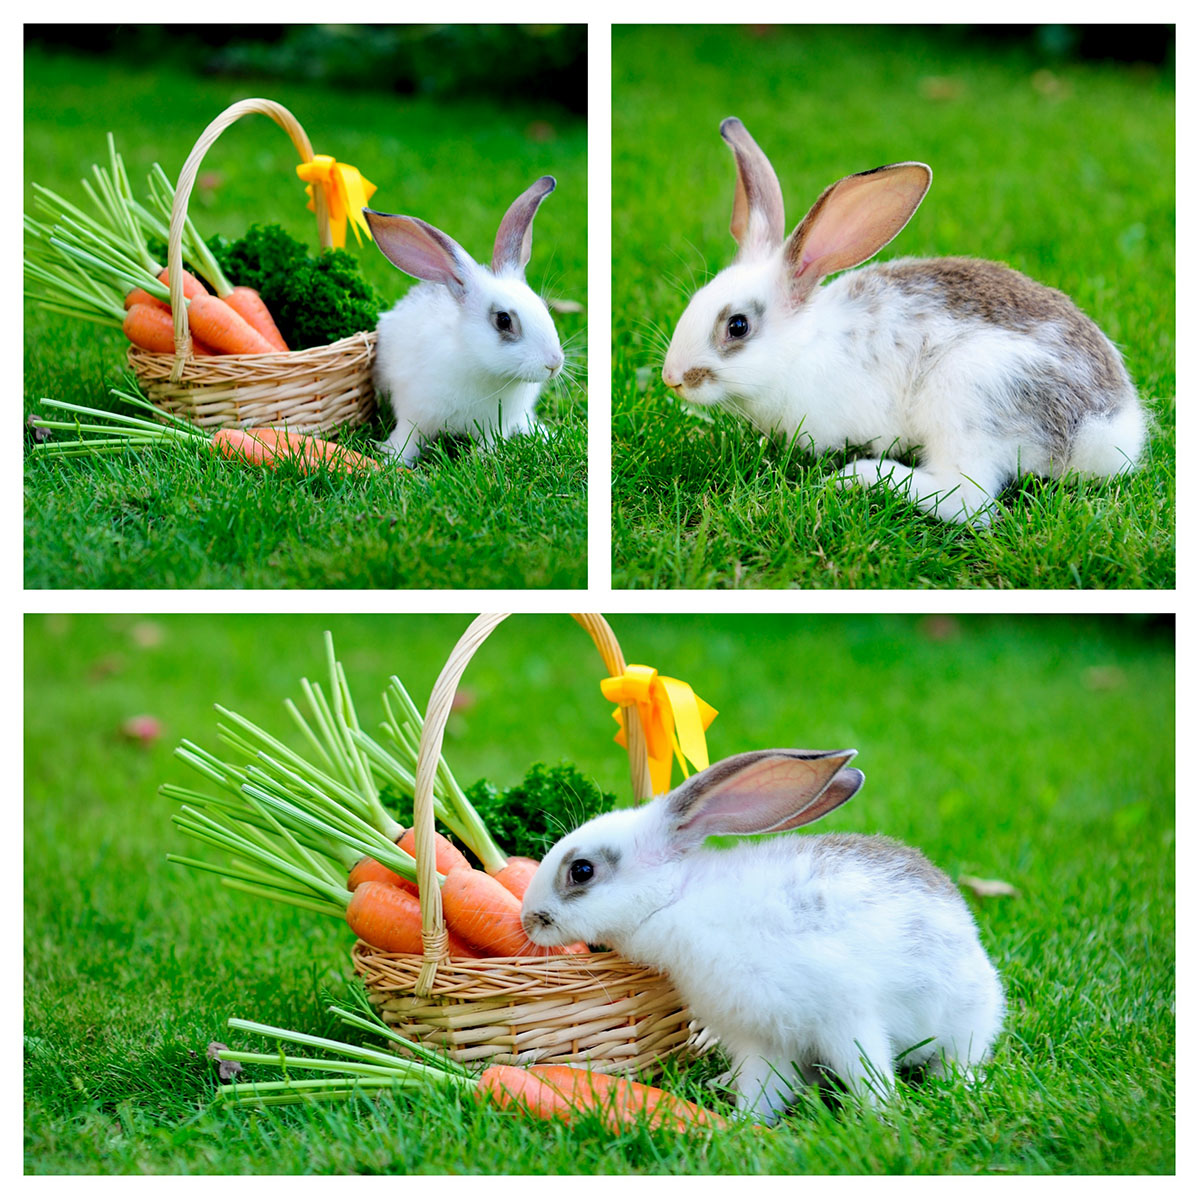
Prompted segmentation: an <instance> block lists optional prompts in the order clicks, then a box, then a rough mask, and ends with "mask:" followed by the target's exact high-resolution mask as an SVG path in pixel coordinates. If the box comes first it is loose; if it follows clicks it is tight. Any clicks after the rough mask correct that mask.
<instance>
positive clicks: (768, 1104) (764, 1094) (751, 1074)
mask: <svg viewBox="0 0 1200 1200" xmlns="http://www.w3.org/2000/svg"><path fill="white" fill-rule="evenodd" d="M731 1075H732V1083H733V1086H734V1088H735V1089H736V1091H737V1107H738V1109H739V1110H740V1111H742V1112H746V1113H757V1114H758V1115H759V1116H760V1117H762V1118H763V1120H765V1121H767V1122H774V1121H776V1120H778V1118H779V1117H780V1115H781V1114H782V1113H783V1111H784V1110H785V1109H786V1108H787V1106H788V1102H789V1101H790V1100H791V1098H792V1096H794V1095H795V1094H796V1090H797V1085H798V1084H800V1083H801V1082H804V1081H805V1080H806V1079H807V1078H808V1076H807V1075H806V1073H805V1072H804V1071H803V1070H802V1069H801V1068H799V1067H797V1066H796V1064H794V1063H789V1064H786V1065H783V1064H780V1063H778V1062H775V1061H773V1060H771V1059H769V1058H767V1057H766V1055H764V1054H763V1053H761V1052H759V1051H756V1050H749V1051H744V1052H741V1053H739V1054H737V1055H735V1057H734V1065H733V1071H732V1072H731Z"/></svg>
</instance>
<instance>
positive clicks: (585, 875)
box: [567, 858, 596, 884]
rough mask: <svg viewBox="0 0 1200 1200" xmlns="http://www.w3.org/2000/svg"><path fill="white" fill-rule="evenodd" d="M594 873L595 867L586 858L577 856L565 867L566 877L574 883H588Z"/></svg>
mask: <svg viewBox="0 0 1200 1200" xmlns="http://www.w3.org/2000/svg"><path fill="white" fill-rule="evenodd" d="M595 874H596V868H595V867H594V866H592V864H591V863H590V862H588V860H587V859H586V858H577V859H576V860H575V861H574V862H573V863H572V864H571V865H570V867H568V868H567V878H568V879H569V880H570V881H571V882H572V883H576V884H582V883H590V882H591V880H592V876H594V875H595Z"/></svg>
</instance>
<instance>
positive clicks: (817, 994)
mask: <svg viewBox="0 0 1200 1200" xmlns="http://www.w3.org/2000/svg"><path fill="white" fill-rule="evenodd" d="M855 753H856V751H854V750H838V751H815V750H758V751H751V752H749V753H744V754H737V755H734V756H733V757H732V758H727V759H724V760H723V761H720V762H717V763H714V764H713V765H712V766H710V767H707V768H706V769H704V770H703V771H700V772H698V773H697V774H695V775H692V776H691V777H690V778H688V779H686V780H685V781H684V782H683V783H682V784H681V785H680V786H679V787H677V788H675V789H674V790H673V791H671V792H668V793H666V794H664V795H660V796H657V797H655V798H654V799H652V800H651V801H649V802H648V803H646V804H643V805H641V806H640V807H637V808H623V809H615V810H613V811H612V812H608V813H604V814H602V815H600V816H599V817H595V818H593V819H591V820H589V821H587V822H586V823H584V824H583V825H581V826H580V827H579V828H578V829H576V830H574V831H573V832H572V833H569V834H567V835H566V836H565V837H563V838H562V839H561V840H560V841H558V842H557V843H556V844H555V845H554V846H553V847H551V849H550V850H549V852H548V853H547V854H546V856H545V858H544V859H543V860H542V863H541V865H540V866H539V867H538V868H537V870H536V872H535V873H534V875H533V878H532V880H531V881H530V884H529V887H528V890H527V891H526V893H525V898H524V902H523V905H522V910H521V916H522V923H523V925H524V927H525V930H526V932H527V934H528V935H529V937H530V939H531V940H532V941H534V942H536V943H538V944H539V945H556V944H564V943H568V942H573V941H584V942H588V943H590V944H593V945H604V946H608V947H610V948H611V949H613V950H615V951H616V952H617V953H619V954H621V955H622V956H624V957H626V958H628V959H629V960H630V961H632V962H636V963H639V964H642V965H645V966H650V967H654V968H656V969H657V970H660V971H662V972H663V973H664V974H665V975H667V976H668V978H670V979H671V980H672V981H673V983H674V984H675V986H676V988H677V989H678V991H679V993H680V995H681V997H682V998H683V1000H684V1001H685V1002H686V1004H687V1005H688V1007H689V1009H690V1010H691V1012H692V1014H693V1016H694V1018H695V1020H696V1022H697V1024H698V1025H699V1026H701V1027H702V1028H703V1029H704V1030H705V1031H706V1032H707V1033H708V1034H710V1035H711V1036H712V1037H714V1038H715V1039H716V1040H717V1041H718V1042H719V1043H720V1044H721V1045H723V1046H724V1048H725V1050H726V1051H727V1052H728V1054H729V1056H730V1058H731V1061H732V1066H733V1083H734V1087H735V1090H736V1093H737V1102H738V1106H739V1108H740V1109H742V1110H743V1111H745V1112H746V1113H747V1114H757V1116H759V1117H761V1118H763V1119H765V1120H766V1121H767V1122H768V1123H770V1122H772V1121H773V1120H775V1119H776V1118H777V1117H778V1115H779V1114H780V1113H781V1112H782V1111H783V1109H784V1108H785V1107H786V1105H787V1103H788V1101H789V1099H790V1098H792V1096H793V1094H794V1092H795V1091H796V1090H797V1088H798V1087H800V1086H801V1085H802V1084H804V1083H813V1082H816V1081H817V1080H818V1076H819V1072H820V1071H821V1070H822V1069H824V1070H826V1071H831V1072H832V1073H833V1074H834V1075H836V1076H838V1077H839V1078H840V1079H841V1081H842V1083H843V1084H844V1085H845V1087H846V1088H847V1090H848V1091H849V1092H850V1093H851V1095H853V1096H857V1097H858V1098H859V1099H860V1100H862V1101H863V1102H864V1103H865V1104H866V1105H868V1106H875V1105H877V1104H879V1103H880V1102H881V1101H883V1100H884V1099H885V1098H886V1097H887V1096H888V1094H889V1093H890V1091H891V1089H892V1087H893V1084H894V1078H895V1076H894V1070H893V1061H894V1060H900V1062H901V1063H902V1064H903V1065H917V1064H924V1066H925V1070H926V1072H927V1073H932V1074H934V1075H939V1074H945V1073H947V1072H949V1071H951V1070H953V1069H957V1070H959V1071H960V1072H962V1073H963V1074H964V1075H966V1076H968V1077H971V1068H972V1067H974V1066H976V1065H977V1064H979V1063H981V1062H982V1061H984V1060H985V1059H986V1058H987V1056H988V1054H989V1052H990V1050H991V1047H992V1044H993V1041H994V1040H995V1038H996V1036H997V1033H998V1031H999V1029H1000V1025H1001V1021H1002V1019H1003V1014H1004V996H1003V991H1002V988H1001V985H1000V980H999V977H998V975H997V972H996V969H995V968H994V967H993V966H992V964H991V962H990V961H989V959H988V957H987V955H986V953H985V952H984V950H983V947H982V946H981V945H980V941H979V935H978V932H977V930H976V927H975V923H974V921H973V919H972V917H971V914H970V912H969V910H968V908H967V906H966V904H965V902H964V901H963V899H962V897H961V895H960V894H959V892H958V890H957V889H956V887H955V886H954V884H953V883H952V882H951V881H950V879H949V878H947V876H946V875H944V874H943V873H942V872H941V871H939V870H938V869H937V868H936V867H934V866H933V865H932V864H931V863H930V862H929V861H928V860H927V859H926V858H925V857H924V856H923V855H921V854H920V853H919V852H918V851H916V850H913V849H910V848H909V847H907V846H905V845H902V844H901V843H899V842H896V841H892V840H891V839H888V838H884V837H874V836H872V837H867V836H859V835H856V834H844V833H834V834H826V835H824V836H795V835H793V836H788V837H775V838H767V839H758V840H755V841H737V842H735V843H734V844H733V845H732V846H729V847H721V848H714V847H711V846H708V845H705V839H706V838H707V837H710V836H712V835H745V834H760V833H767V832H779V831H781V830H788V829H795V828H797V827H799V826H801V825H807V824H809V823H811V822H812V821H815V820H817V819H818V818H819V817H823V816H824V815H825V814H826V813H828V812H830V811H832V810H833V809H835V808H837V807H838V806H839V805H841V804H844V803H845V802H846V801H847V800H849V799H850V798H851V797H852V796H853V795H854V794H855V793H856V792H857V791H858V790H859V788H860V787H861V786H862V783H863V773H862V772H861V771H860V770H858V769H856V768H854V767H851V766H849V765H848V764H849V762H850V760H851V759H852V758H853V757H854V755H855Z"/></svg>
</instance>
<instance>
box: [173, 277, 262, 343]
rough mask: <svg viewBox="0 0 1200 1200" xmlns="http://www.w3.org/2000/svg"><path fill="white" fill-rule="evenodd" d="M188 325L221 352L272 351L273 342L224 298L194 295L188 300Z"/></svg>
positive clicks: (199, 336)
mask: <svg viewBox="0 0 1200 1200" xmlns="http://www.w3.org/2000/svg"><path fill="white" fill-rule="evenodd" d="M188 328H189V329H190V330H191V331H192V334H193V335H194V336H195V337H198V338H200V339H201V340H202V341H205V342H207V343H208V344H209V345H210V346H212V347H214V348H215V349H217V350H219V351H220V352H221V353H222V354H272V353H274V351H273V349H272V347H271V343H270V342H268V341H267V339H266V338H265V337H263V335H262V334H261V333H259V332H258V330H256V329H255V328H254V327H253V326H251V325H249V324H247V323H246V321H245V320H244V318H242V317H240V316H238V314H237V313H236V312H234V310H233V309H232V308H230V307H229V305H228V304H226V303H225V301H224V300H218V299H217V297H216V296H210V295H209V294H208V293H207V292H205V293H204V294H203V295H199V296H193V297H192V298H191V300H190V302H189V304H188Z"/></svg>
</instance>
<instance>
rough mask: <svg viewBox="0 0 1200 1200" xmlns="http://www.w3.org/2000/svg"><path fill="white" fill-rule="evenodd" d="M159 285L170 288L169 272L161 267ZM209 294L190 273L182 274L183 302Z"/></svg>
mask: <svg viewBox="0 0 1200 1200" xmlns="http://www.w3.org/2000/svg"><path fill="white" fill-rule="evenodd" d="M158 281H159V283H165V284H166V285H167V287H170V286H171V272H170V271H169V270H168V269H167V268H166V267H163V269H162V270H161V271H159V273H158ZM210 294H211V293H210V292H209V290H208V288H206V287H205V286H204V284H202V283H201V282H200V280H198V279H197V278H196V277H195V275H193V274H192V273H191V271H184V272H183V296H184V299H185V300H192V299H194V298H195V297H196V296H208V295H210Z"/></svg>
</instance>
